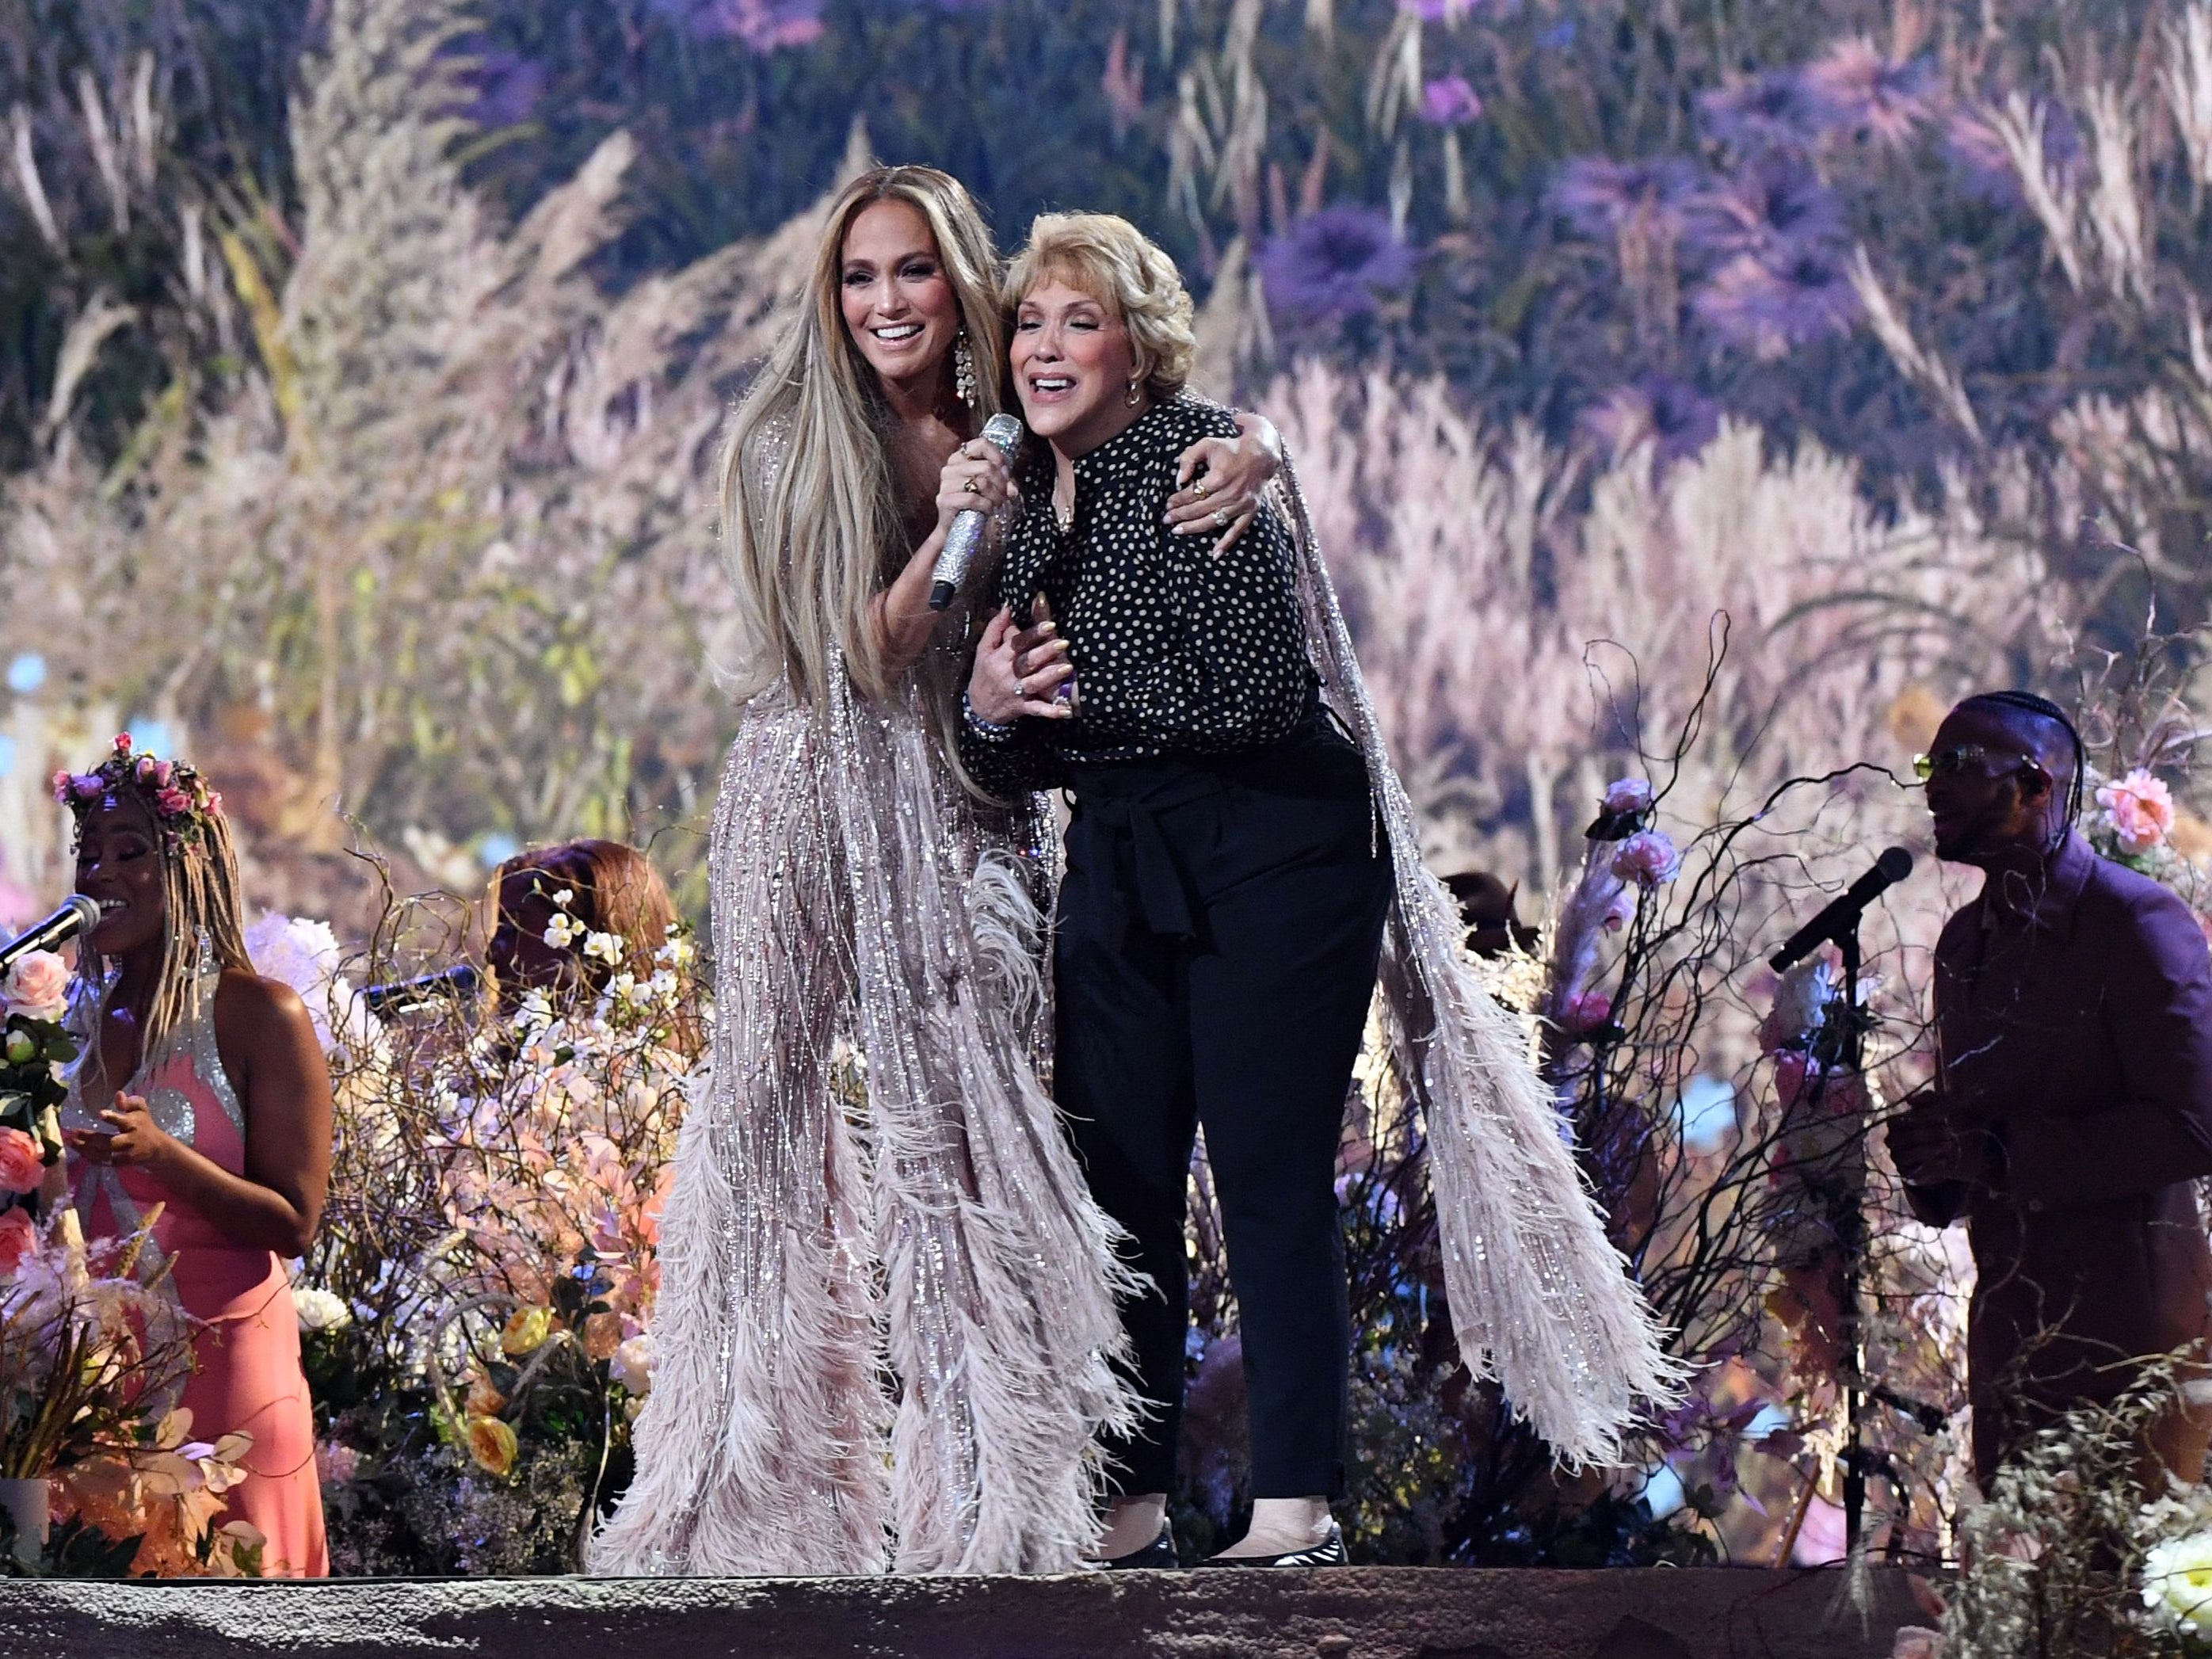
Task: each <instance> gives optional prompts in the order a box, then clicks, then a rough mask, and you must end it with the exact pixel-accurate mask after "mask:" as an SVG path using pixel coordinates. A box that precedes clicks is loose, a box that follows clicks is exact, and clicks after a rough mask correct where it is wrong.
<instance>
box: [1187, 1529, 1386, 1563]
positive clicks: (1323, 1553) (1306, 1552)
mask: <svg viewBox="0 0 2212 1659" xmlns="http://www.w3.org/2000/svg"><path fill="white" fill-rule="evenodd" d="M1199 1565H1200V1566H1202V1567H1341V1566H1346V1565H1350V1558H1349V1557H1347V1556H1346V1554H1345V1553H1344V1528H1341V1527H1340V1526H1338V1525H1337V1524H1336V1522H1334V1521H1332V1522H1329V1523H1328V1535H1327V1536H1326V1537H1324V1538H1323V1539H1322V1541H1321V1542H1320V1543H1318V1544H1312V1545H1309V1546H1308V1547H1306V1548H1304V1549H1302V1550H1288V1551H1285V1553H1282V1554H1280V1555H1210V1556H1208V1557H1206V1559H1205V1560H1203V1561H1201V1562H1200V1563H1199Z"/></svg>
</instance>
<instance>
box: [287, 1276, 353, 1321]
mask: <svg viewBox="0 0 2212 1659" xmlns="http://www.w3.org/2000/svg"><path fill="white" fill-rule="evenodd" d="M292 1306H293V1307H294V1309H295V1310H297V1311H298V1313H299V1316H300V1328H301V1330H303V1331H342V1330H343V1329H344V1328H346V1327H347V1326H349V1325H350V1324H352V1323H353V1310H352V1309H351V1308H349V1307H347V1306H346V1304H345V1302H344V1300H343V1298H342V1297H336V1296H333V1295H331V1292H330V1291H325V1290H319V1289H317V1288H316V1287H315V1286H314V1285H295V1287H294V1288H293V1291H292Z"/></svg>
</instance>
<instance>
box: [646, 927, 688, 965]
mask: <svg viewBox="0 0 2212 1659" xmlns="http://www.w3.org/2000/svg"><path fill="white" fill-rule="evenodd" d="M697 954H698V952H697V951H695V950H693V949H692V946H691V941H690V939H685V938H684V936H683V935H682V934H681V933H678V935H677V936H676V937H675V938H674V939H670V940H669V941H668V943H667V944H665V945H662V946H661V947H660V948H659V950H658V951H654V952H653V960H654V961H655V962H658V963H662V964H663V965H664V966H666V967H670V968H688V967H690V965H691V958H692V957H695V956H696V955H697Z"/></svg>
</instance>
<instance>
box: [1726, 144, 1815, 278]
mask: <svg viewBox="0 0 2212 1659" xmlns="http://www.w3.org/2000/svg"><path fill="white" fill-rule="evenodd" d="M1690 223H1691V228H1692V234H1693V236H1694V238H1695V240H1697V241H1698V242H1699V244H1700V245H1701V246H1703V247H1705V249H1707V250H1708V251H1710V252H1715V253H1724V254H1726V253H1756V254H1759V255H1761V256H1762V257H1771V256H1775V255H1778V254H1779V253H1780V252H1782V251H1783V250H1784V249H1786V248H1789V247H1792V246H1796V245H1797V244H1799V243H1806V242H1826V241H1829V240H1832V239H1833V238H1835V237H1837V236H1838V235H1840V234H1842V232H1843V228H1844V216H1843V209H1842V207H1841V205H1840V204H1838V201H1837V199H1836V193H1835V191H1832V190H1830V189H1829V188H1828V186H1827V185H1824V184H1822V183H1821V182H1820V174H1818V173H1815V172H1814V170H1813V167H1812V164H1811V163H1810V162H1808V161H1806V160H1805V158H1804V157H1803V155H1801V154H1799V153H1798V152H1796V151H1795V150H1779V149H1770V150H1762V151H1760V152H1759V153H1758V154H1757V155H1754V156H1753V158H1752V159H1751V160H1750V161H1747V163H1745V164H1744V165H1743V166H1741V167H1738V168H1736V170H1735V172H1733V173H1730V174H1729V176H1728V177H1727V178H1726V179H1724V180H1723V182H1722V184H1721V185H1720V187H1719V188H1718V189H1717V190H1713V191H1707V192H1706V193H1705V194H1704V195H1703V196H1700V197H1699V198H1698V200H1697V202H1696V204H1694V205H1693V207H1692V210H1691V213H1690Z"/></svg>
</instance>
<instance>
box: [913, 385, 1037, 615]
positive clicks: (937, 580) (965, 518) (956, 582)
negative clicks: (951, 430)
mask: <svg viewBox="0 0 2212 1659" xmlns="http://www.w3.org/2000/svg"><path fill="white" fill-rule="evenodd" d="M983 441H984V442H986V443H987V444H989V445H990V446H991V447H993V448H994V449H996V450H997V451H998V452H999V453H1000V454H1001V455H1003V456H1005V457H1006V459H1008V460H1009V461H1011V460H1012V459H1014V451H1015V449H1016V448H1017V447H1019V445H1020V443H1021V441H1022V423H1021V422H1019V421H1018V420H1016V419H1015V418H1014V417H1013V416H1011V415H994V416H991V418H990V419H989V420H987V421H986V422H983ZM982 542H983V509H982V508H981V507H963V508H961V509H960V511H959V512H957V513H954V514H953V515H952V528H951V529H950V530H948V531H946V532H945V550H944V551H943V552H941V553H939V555H938V556H937V564H936V568H933V570H931V571H930V573H929V608H930V609H931V610H932V611H942V610H944V609H945V606H946V605H950V604H951V603H952V596H953V595H954V594H955V593H957V592H959V591H960V584H961V583H963V582H964V581H966V580H968V565H969V561H970V560H972V559H974V558H975V550H976V549H977V548H978V547H980V546H981V545H982Z"/></svg>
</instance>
